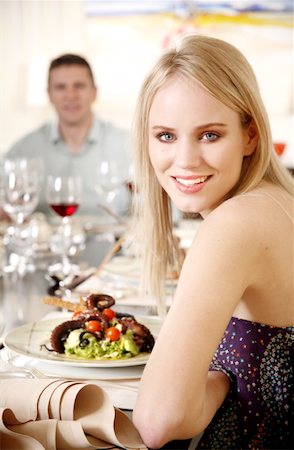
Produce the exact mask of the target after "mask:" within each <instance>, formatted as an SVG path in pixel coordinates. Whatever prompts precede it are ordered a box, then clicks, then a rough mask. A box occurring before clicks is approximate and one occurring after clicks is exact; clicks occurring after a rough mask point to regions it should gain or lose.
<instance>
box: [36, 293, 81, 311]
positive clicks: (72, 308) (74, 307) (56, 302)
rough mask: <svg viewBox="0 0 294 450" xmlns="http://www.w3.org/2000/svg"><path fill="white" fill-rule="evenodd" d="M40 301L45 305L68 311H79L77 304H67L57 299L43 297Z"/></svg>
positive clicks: (79, 307)
mask: <svg viewBox="0 0 294 450" xmlns="http://www.w3.org/2000/svg"><path fill="white" fill-rule="evenodd" d="M42 301H43V303H45V304H46V305H52V306H58V307H60V308H65V309H68V310H69V311H77V310H78V309H81V305H80V304H79V303H72V302H67V301H65V300H62V299H61V298H59V297H49V296H48V297H43V298H42Z"/></svg>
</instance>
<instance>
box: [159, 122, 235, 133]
mask: <svg viewBox="0 0 294 450" xmlns="http://www.w3.org/2000/svg"><path fill="white" fill-rule="evenodd" d="M227 126H228V125H227V124H226V123H222V122H209V123H205V124H203V125H198V126H197V127H195V130H203V129H206V128H211V127H223V128H225V127H227ZM162 129H164V130H166V131H173V130H174V128H172V127H167V126H166V125H154V126H153V127H152V130H162Z"/></svg>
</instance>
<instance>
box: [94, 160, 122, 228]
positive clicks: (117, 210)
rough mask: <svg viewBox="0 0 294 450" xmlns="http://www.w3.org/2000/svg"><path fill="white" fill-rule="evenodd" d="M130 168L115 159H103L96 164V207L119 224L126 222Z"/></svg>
mask: <svg viewBox="0 0 294 450" xmlns="http://www.w3.org/2000/svg"><path fill="white" fill-rule="evenodd" d="M129 181H130V168H129V167H127V166H124V165H119V164H118V162H117V161H115V160H107V159H103V160H102V161H100V162H99V164H98V166H97V183H96V186H95V189H96V192H97V194H98V200H99V201H98V204H97V205H98V207H100V208H102V209H103V210H104V211H105V212H106V213H107V214H109V215H110V216H112V217H113V218H115V219H116V221H118V222H119V223H121V224H126V220H125V219H124V217H123V216H124V215H125V214H126V212H127V211H128V208H129V203H130V191H129Z"/></svg>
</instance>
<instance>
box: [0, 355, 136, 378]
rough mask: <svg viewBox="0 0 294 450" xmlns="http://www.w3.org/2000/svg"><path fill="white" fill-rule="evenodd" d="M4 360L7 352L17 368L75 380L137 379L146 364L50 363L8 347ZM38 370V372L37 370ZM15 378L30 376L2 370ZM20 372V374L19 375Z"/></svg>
mask: <svg viewBox="0 0 294 450" xmlns="http://www.w3.org/2000/svg"><path fill="white" fill-rule="evenodd" d="M2 352H4V353H3V355H4V356H3V360H5V352H6V354H7V355H9V359H8V360H9V363H10V364H12V366H14V367H15V368H16V370H22V369H26V370H27V371H30V370H32V372H33V373H34V374H35V376H37V377H38V376H40V377H41V378H42V377H44V376H45V377H54V378H55V377H56V378H70V379H73V380H126V379H127V380H137V379H138V378H141V376H142V373H143V369H144V367H145V366H144V365H141V366H132V367H117V368H116V369H115V370H113V367H75V366H68V365H63V364H50V363H47V362H46V361H45V362H44V361H40V360H38V359H32V358H28V357H26V356H23V355H20V354H17V353H14V352H12V351H10V350H8V348H6V349H3V350H2ZM35 370H37V372H35ZM7 374H8V377H11V378H13V377H14V374H16V376H19V377H20V376H23V377H28V374H27V373H23V374H22V375H21V372H17V371H15V370H13V371H12V372H3V373H2V372H0V378H1V377H2V378H8V377H6V375H7ZM19 374H20V375H19Z"/></svg>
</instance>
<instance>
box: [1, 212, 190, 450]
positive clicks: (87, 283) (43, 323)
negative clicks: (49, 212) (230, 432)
mask: <svg viewBox="0 0 294 450" xmlns="http://www.w3.org/2000/svg"><path fill="white" fill-rule="evenodd" d="M77 220H80V221H81V223H82V224H83V225H85V224H86V225H85V226H83V232H84V238H85V239H84V245H83V246H81V247H80V248H79V249H78V250H77V251H76V254H75V255H74V256H73V258H72V259H73V261H74V262H76V264H77V267H78V268H79V273H75V275H74V276H70V274H69V275H68V276H67V279H66V277H65V278H64V279H62V278H61V279H60V280H57V277H56V276H52V273H50V272H49V271H48V267H50V266H51V267H52V266H54V264H53V263H54V261H55V262H56V259H57V256H56V255H54V254H52V252H51V251H50V249H48V248H47V247H46V248H45V247H44V246H43V247H42V249H41V250H40V251H39V252H38V251H36V252H35V269H34V270H33V271H31V272H30V271H28V272H27V273H21V274H20V273H18V272H17V271H9V270H8V271H5V270H2V271H1V272H0V347H1V350H0V385H2V388H1V392H0V399H1V402H2V401H3V398H4V397H5V398H4V400H5V401H7V402H8V403H7V404H6V403H5V405H6V406H7V405H10V406H11V405H12V408H13V407H14V406H15V408H16V410H17V412H18V413H19V414H20V415H22V409H23V408H24V409H25V402H27V401H29V402H30V401H31V400H28V399H27V398H26V396H25V395H23V398H22V395H21V390H22V389H24V390H25V387H23V388H22V387H21V386H22V384H21V383H26V385H25V386H27V385H29V384H30V383H34V384H32V386H35V388H33V387H32V388H29V389H32V392H35V391H36V390H38V389H40V392H41V391H42V392H45V390H44V386H45V385H46V390H48V391H50V389H51V391H52V389H53V388H52V386H55V388H54V389H56V392H58V389H59V390H61V389H69V387H70V389H69V390H68V391H67V390H66V392H71V391H74V390H76V392H80V391H79V389H83V392H84V394H83V395H84V397H85V398H87V399H88V402H90V403H91V402H92V403H94V402H95V400H94V399H95V398H96V397H97V399H98V398H101V395H102V396H104V397H103V398H105V399H106V400H105V404H104V403H103V405H102V406H101V407H100V412H99V414H100V415H101V417H104V418H105V417H108V416H107V414H110V413H109V412H108V413H107V412H106V410H107V408H108V410H107V411H111V414H115V422H114V423H117V424H118V425H117V428H118V430H114V431H113V430H112V429H111V433H116V434H119V436H120V437H121V439H120V440H119V439H118V438H117V436H116V437H115V438H113V439H114V440H113V441H111V442H112V445H110V444H108V446H104V447H103V445H102V446H99V442H98V441H99V439H98V441H97V442H98V444H96V445H97V447H95V442H96V441H95V439H96V438H93V437H92V438H91V439H92V440H93V444H92V445H93V446H92V447H90V446H89V447H87V446H85V447H83V448H146V447H144V445H143V443H142V444H140V445H139V444H138V443H135V444H134V442H135V441H136V439H137V437H136V439H135V438H134V436H133V433H137V432H136V430H135V429H134V426H133V424H132V421H131V417H132V409H133V407H134V404H135V401H136V396H137V392H138V387H139V383H140V378H141V375H142V372H143V370H144V366H145V364H146V362H147V359H148V357H146V358H143V359H141V360H140V359H139V360H138V361H137V360H136V359H135V358H134V361H131V358H130V361H123V362H119V360H117V361H114V362H112V363H111V362H108V364H107V363H106V364H105V361H104V362H101V361H99V360H98V361H88V362H85V361H84V360H83V361H82V362H81V361H77V362H76V361H75V362H74V363H73V362H72V363H69V364H68V361H65V359H66V358H64V357H63V356H62V357H61V356H60V355H57V356H56V355H55V356H54V355H48V352H47V353H46V352H43V351H42V350H41V348H42V345H43V344H42V345H41V343H43V342H45V341H46V339H47V340H48V336H50V332H51V331H52V329H53V328H54V327H55V326H56V325H57V324H59V323H61V322H63V321H66V320H70V318H71V317H72V311H73V310H74V308H73V309H72V310H70V308H68V307H67V305H70V304H72V305H74V306H76V305H77V304H78V303H79V302H80V301H81V299H84V298H86V296H87V295H89V294H91V293H92V292H100V293H104V294H107V295H111V296H113V298H114V299H115V305H114V306H113V308H114V309H115V311H116V313H123V314H132V315H133V316H135V318H136V319H137V320H138V321H139V322H141V323H143V324H145V325H146V326H147V327H148V328H149V329H150V331H151V332H152V334H153V335H154V337H155V339H156V335H157V334H158V332H159V330H160V327H161V325H162V322H163V320H164V318H162V317H160V316H159V315H158V314H157V307H156V302H155V301H154V300H152V299H147V298H143V297H142V296H141V294H140V293H139V288H138V286H139V285H138V277H139V273H140V270H142V268H141V266H140V264H138V261H136V258H134V257H133V255H132V254H131V255H130V254H129V253H128V248H127V247H125V248H124V246H123V245H122V242H125V241H126V240H125V233H126V229H125V227H123V228H122V225H121V224H115V223H108V224H103V225H102V226H101V224H99V225H98V226H97V224H96V226H93V224H91V221H89V220H88V221H85V220H82V218H81V219H77ZM4 228H5V227H4ZM2 229H3V224H2ZM0 230H1V227H0ZM193 230H194V229H193ZM193 233H194V231H193ZM190 237H191V233H190V232H189V233H188V239H189V238H190ZM182 238H187V233H184V235H183V236H182ZM45 241H46V239H45ZM0 250H1V247H0ZM2 253H3V245H2ZM59 281H61V282H60V283H59ZM175 286H176V282H175V281H174V280H173V281H172V282H171V283H170V284H169V285H168V286H167V304H169V302H172V296H173V292H174V289H175ZM103 363H104V364H103ZM5 383H6V384H5ZM15 383H16V384H15ZM38 383H39V384H38ZM5 386H6V387H5ZM36 386H38V387H36ZM40 386H41V387H42V388H41V387H40ZM91 386H92V388H91ZM93 386H94V387H93ZM94 388H95V389H96V390H99V392H98V391H97V392H96V391H95V393H94V391H93V393H92V394H91V389H94ZM4 390H6V392H7V393H6V394H5V395H4ZM15 390H16V391H17V390H19V392H20V395H19V397H18V395H17V394H15V392H16V391H15ZM51 391H50V392H51ZM88 391H89V393H88ZM9 392H11V395H12V397H11V398H12V400H9V399H8V397H9V394H8V393H9ZM22 392H23V391H22ZM29 392H31V391H30V390H28V394H27V395H29V398H30V399H31V398H34V395H33V396H31V394H29ZM54 392H55V390H54ZM62 392H64V391H62ZM50 395H52V392H51V394H50ZM54 395H55V394H54ZM56 395H57V394H56ZM69 395H70V394H68V396H69ZM76 395H77V397H75V400H74V402H77V403H76V404H78V401H77V399H79V398H80V397H81V398H82V394H76ZM44 396H45V394H44ZM62 396H65V394H64V393H63V394H62ZM79 396H80V397H79ZM45 397H46V396H45ZM45 397H44V398H45ZM53 397H54V396H53V395H52V397H51V399H52V398H53ZM16 398H20V399H21V398H22V402H23V403H22V402H21V400H19V401H18V402H16ZM42 398H43V397H42ZM48 398H49V397H48ZM60 398H61V397H60ZM62 398H63V397H62ZM9 401H11V403H9ZM42 401H43V400H42ZM42 401H41V397H40V399H39V400H36V402H37V403H36V404H38V405H39V404H42ZM44 401H45V400H44ZM1 402H0V409H1V407H3V404H2V403H1ZM97 402H98V400H97ZM16 403H17V404H16ZM98 403H99V402H98ZM38 407H39V406H38ZM58 407H59V408H61V409H62V407H61V406H60V404H58ZM17 408H18V409H17ZM52 408H53V407H52ZM103 408H104V409H103ZM47 409H48V408H47ZM47 409H46V408H45V410H46V411H47ZM49 409H50V408H49ZM53 409H54V408H53ZM113 411H114V413H113ZM121 413H122V414H124V415H125V416H123V417H124V419H122V418H121V416H120V415H119V414H121ZM38 414H39V415H38V417H37V416H36V417H33V418H32V417H30V418H29V422H30V423H31V422H33V423H35V422H40V423H42V424H43V423H44V422H43V421H42V420H40V417H43V416H42V414H41V413H40V412H39V413H38ZM40 414H41V415H40ZM76 414H77V416H79V414H80V413H76ZM117 415H119V416H118V418H116V416H117ZM45 416H46V414H45ZM3 417H5V415H3ZM45 418H46V417H45ZM126 418H127V419H128V420H129V422H126V420H127V419H126ZM72 419H73V424H74V425H72V426H77V425H79V426H80V422H82V419H81V418H76V416H74V415H73V417H72ZM105 420H106V419H105ZM112 420H113V418H112ZM63 422H64V421H60V425H62V426H63ZM77 422H79V423H78V424H77ZM57 423H58V424H59V422H58V421H57ZM6 425H7V424H6ZM38 425H39V423H38ZM3 426H5V425H3V424H2V427H3ZM14 426H15V424H14ZM108 426H109V424H106V425H105V427H108ZM120 427H122V428H123V430H124V431H123V432H121V430H120ZM128 427H129V428H128ZM8 428H9V427H8ZM12 428H13V427H12ZM12 428H11V429H12ZM62 430H63V429H61V431H60V435H61V442H63V441H62V439H65V437H64V436H65V435H66V436H67V433H68V431H66V430H64V431H62ZM128 430H129V431H128ZM9 432H10V431H9ZM79 432H81V430H80V429H79ZM0 433H1V432H0ZM46 433H47V434H48V431H46ZM87 433H88V432H87ZM87 433H86V435H87V436H88V434H87ZM124 435H126V437H128V435H129V436H131V437H132V438H131V437H130V439H133V438H134V442H133V444H132V443H131V444H130V442H128V439H126V441H124V440H123V438H122V437H124V438H125V436H124ZM99 438H100V437H99ZM83 439H84V434H83ZM115 439H118V440H117V441H116V440H115ZM138 439H139V440H140V437H139V438H138ZM197 442H198V438H196V437H195V438H194V439H187V440H181V441H172V442H170V443H168V444H166V445H165V446H164V447H163V448H165V449H175V450H182V449H187V450H188V449H189V450H191V449H192V448H196V446H197ZM46 445H47V446H48V447H46ZM46 445H45V446H44V447H37V446H36V447H35V448H36V449H37V448H48V450H51V448H50V445H49V444H48V443H47V444H46ZM54 445H55V444H54ZM64 445H65V444H64ZM89 445H90V444H89ZM132 445H133V447H132ZM136 445H137V447H136ZM1 448H2V447H1ZM23 448H26V447H23ZM27 448H30V447H27ZM52 448H53V447H52ZM54 448H55V447H54ZM56 448H71V447H70V446H69V444H68V446H67V445H65V446H64V447H62V444H59V447H58V446H57V447H56ZM72 448H74V447H72ZM3 450H4V449H3Z"/></svg>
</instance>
